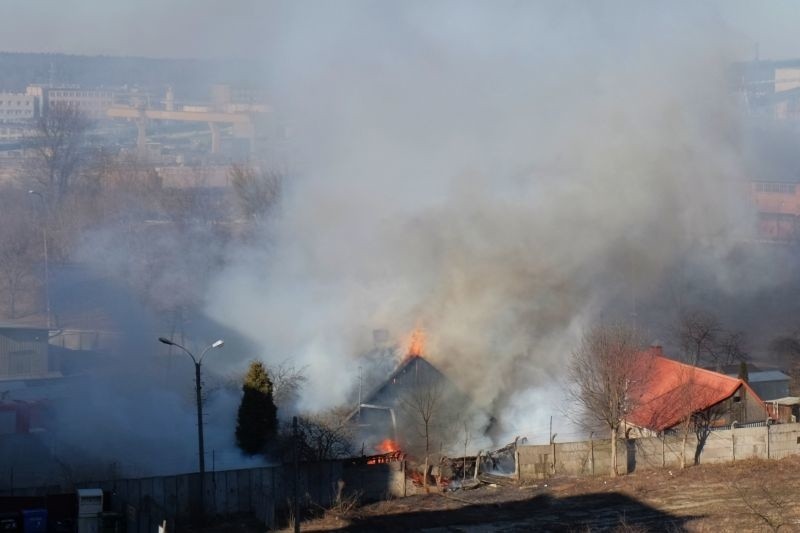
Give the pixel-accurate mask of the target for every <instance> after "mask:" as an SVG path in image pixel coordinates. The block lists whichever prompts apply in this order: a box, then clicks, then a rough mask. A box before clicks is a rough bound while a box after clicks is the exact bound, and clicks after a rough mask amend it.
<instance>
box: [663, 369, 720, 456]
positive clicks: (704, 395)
mask: <svg viewBox="0 0 800 533" xmlns="http://www.w3.org/2000/svg"><path fill="white" fill-rule="evenodd" d="M696 373H697V368H696V367H694V366H691V365H683V366H682V367H681V370H680V376H679V381H678V383H679V385H678V387H676V388H675V389H673V390H672V391H670V392H669V393H668V394H669V397H668V398H667V400H666V401H664V402H662V405H664V406H665V409H668V410H669V411H670V413H676V414H677V415H678V416H679V417H680V423H679V424H678V425H677V427H676V429H677V430H678V432H679V434H680V436H681V460H680V467H681V469H683V468H686V444H687V442H688V439H689V435H690V434H691V433H694V435H695V438H696V443H695V449H694V461H693V462H694V464H695V465H698V464H700V455H701V454H702V452H703V448H704V447H705V445H706V441H707V440H708V437H709V435H710V434H711V428H712V427H713V426H714V425H715V423H716V422H717V421H718V420H719V419H720V418H722V417H723V416H724V415H725V413H726V412H727V409H726V408H725V405H724V403H720V404H716V405H713V406H710V407H709V406H708V403H709V401H710V400H711V395H713V394H714V391H711V390H709V389H708V388H707V387H703V386H702V385H701V384H699V383H698V382H697V378H696Z"/></svg>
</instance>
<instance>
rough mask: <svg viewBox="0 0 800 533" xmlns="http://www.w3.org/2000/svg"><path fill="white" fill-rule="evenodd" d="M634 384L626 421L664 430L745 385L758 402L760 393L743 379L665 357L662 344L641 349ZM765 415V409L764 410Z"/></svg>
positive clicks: (725, 397)
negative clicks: (631, 407) (631, 408)
mask: <svg viewBox="0 0 800 533" xmlns="http://www.w3.org/2000/svg"><path fill="white" fill-rule="evenodd" d="M638 366H639V368H637V370H636V371H635V372H634V374H636V375H638V377H637V378H636V379H634V385H633V386H632V387H631V397H632V399H633V401H634V402H635V404H636V405H635V407H634V408H633V411H632V412H631V413H629V414H628V416H627V421H628V422H629V423H631V424H634V425H636V426H639V427H644V428H647V429H652V430H654V431H662V430H664V429H668V428H671V427H673V426H675V425H677V424H679V423H680V422H681V420H683V419H685V417H686V414H687V413H697V412H701V411H704V410H706V409H708V408H709V407H713V406H714V405H716V404H718V403H720V402H722V401H724V400H727V399H728V398H730V397H731V396H733V394H734V393H735V392H736V391H737V390H739V388H740V387H745V388H746V389H747V391H748V394H750V395H751V396H752V397H753V398H755V399H756V401H757V402H758V403H759V404H761V405H763V402H762V401H761V399H760V398H758V395H757V394H756V393H755V392H754V391H753V389H751V388H750V386H749V385H748V384H747V383H746V382H744V381H742V380H741V379H737V378H733V377H730V376H725V375H723V374H719V373H717V372H712V371H711V370H705V369H702V368H698V367H695V366H692V365H687V364H684V363H681V362H679V361H675V360H673V359H668V358H666V357H664V356H663V353H662V351H661V348H660V347H653V348H650V349H649V350H647V351H645V352H642V358H641V359H640V360H639V363H638ZM765 416H766V410H765Z"/></svg>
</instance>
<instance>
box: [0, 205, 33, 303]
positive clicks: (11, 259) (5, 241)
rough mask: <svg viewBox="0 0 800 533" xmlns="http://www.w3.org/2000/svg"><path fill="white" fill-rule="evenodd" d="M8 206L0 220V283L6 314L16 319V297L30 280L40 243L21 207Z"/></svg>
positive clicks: (17, 299)
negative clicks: (5, 300)
mask: <svg viewBox="0 0 800 533" xmlns="http://www.w3.org/2000/svg"><path fill="white" fill-rule="evenodd" d="M9 207H10V209H4V210H3V215H4V217H3V220H2V223H0V283H1V284H2V287H3V289H4V291H5V294H6V297H7V302H8V314H9V317H10V318H17V313H18V310H19V309H18V303H19V296H20V295H21V294H22V293H23V291H24V290H25V289H26V288H29V287H30V285H31V283H32V282H33V276H32V273H33V270H34V268H33V267H34V264H35V262H36V261H37V260H38V258H39V251H40V250H41V245H40V240H39V239H37V235H38V234H37V233H36V232H35V231H34V229H35V228H34V226H32V225H31V223H30V220H29V219H28V218H27V217H25V216H24V215H23V213H22V212H20V211H21V209H15V208H13V207H11V206H9ZM37 245H38V246H37Z"/></svg>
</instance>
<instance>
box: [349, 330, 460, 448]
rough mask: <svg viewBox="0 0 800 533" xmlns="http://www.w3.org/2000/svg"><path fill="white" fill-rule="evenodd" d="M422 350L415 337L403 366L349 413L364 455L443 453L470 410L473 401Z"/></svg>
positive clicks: (419, 338) (418, 335)
mask: <svg viewBox="0 0 800 533" xmlns="http://www.w3.org/2000/svg"><path fill="white" fill-rule="evenodd" d="M423 345H424V339H423V336H422V333H420V332H415V333H414V335H413V336H412V339H411V343H410V347H409V349H408V352H407V354H406V356H405V357H404V359H403V360H402V362H401V363H400V364H399V365H398V366H397V367H396V368H395V369H394V371H392V372H391V373H390V375H389V376H388V377H387V378H385V379H384V380H382V381H381V382H380V383H378V385H377V386H375V387H374V388H373V389H372V390H371V391H370V392H369V393H368V394H366V395H364V396H363V397H361V398H360V401H359V402H358V406H357V407H356V409H354V410H353V411H352V412H351V413H350V416H349V417H348V418H349V420H350V421H351V422H353V423H354V424H355V425H356V426H357V428H358V430H357V438H358V441H357V442H358V443H359V444H360V445H361V449H362V451H363V454H366V455H371V454H374V453H389V452H394V451H397V450H399V449H403V450H405V451H408V452H411V453H417V454H419V455H422V454H427V453H432V452H440V451H441V450H442V449H444V448H446V447H447V446H448V445H449V444H450V443H449V442H448V441H449V440H452V437H453V435H455V434H457V431H458V428H457V426H458V421H459V420H465V416H467V415H468V413H469V412H470V411H471V409H472V407H471V406H472V405H473V402H472V399H471V398H469V396H468V395H467V394H465V393H464V392H463V391H461V389H459V388H458V387H457V386H456V385H455V384H454V383H453V382H452V381H451V380H450V379H449V378H448V377H447V376H446V375H445V374H444V373H442V371H440V370H439V369H438V368H436V367H435V366H434V365H433V364H432V363H431V362H430V361H429V360H428V359H426V358H425V357H424V356H423Z"/></svg>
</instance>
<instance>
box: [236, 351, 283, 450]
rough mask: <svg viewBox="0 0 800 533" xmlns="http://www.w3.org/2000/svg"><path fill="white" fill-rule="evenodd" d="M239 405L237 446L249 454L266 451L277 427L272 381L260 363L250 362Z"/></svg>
mask: <svg viewBox="0 0 800 533" xmlns="http://www.w3.org/2000/svg"><path fill="white" fill-rule="evenodd" d="M242 392H243V395H242V403H241V404H240V405H239V413H238V415H237V417H236V444H237V445H238V446H239V448H241V450H242V451H243V452H244V453H246V454H248V455H255V454H257V453H261V452H263V451H264V450H265V448H266V446H267V444H268V443H269V441H270V440H271V439H272V438H273V437H274V436H275V432H276V430H277V427H278V418H277V411H278V409H277V407H275V402H274V401H273V398H272V381H271V380H270V378H269V373H268V372H267V369H266V368H265V367H264V364H263V363H261V362H260V361H253V362H252V363H250V367H249V368H248V370H247V374H246V375H245V377H244V383H243V384H242Z"/></svg>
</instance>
